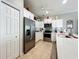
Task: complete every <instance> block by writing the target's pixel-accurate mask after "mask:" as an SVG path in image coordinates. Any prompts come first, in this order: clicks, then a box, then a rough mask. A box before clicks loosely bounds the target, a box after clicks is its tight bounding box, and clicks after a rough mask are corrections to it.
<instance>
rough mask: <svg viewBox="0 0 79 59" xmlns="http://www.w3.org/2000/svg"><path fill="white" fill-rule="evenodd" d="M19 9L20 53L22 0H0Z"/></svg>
mask: <svg viewBox="0 0 79 59" xmlns="http://www.w3.org/2000/svg"><path fill="white" fill-rule="evenodd" d="M0 1H4V2H6V3H8V4H10V5H11V6H13V7H15V8H17V9H19V10H20V55H22V54H23V52H22V51H23V50H22V49H23V47H22V46H23V45H22V44H23V43H22V42H23V0H0Z"/></svg>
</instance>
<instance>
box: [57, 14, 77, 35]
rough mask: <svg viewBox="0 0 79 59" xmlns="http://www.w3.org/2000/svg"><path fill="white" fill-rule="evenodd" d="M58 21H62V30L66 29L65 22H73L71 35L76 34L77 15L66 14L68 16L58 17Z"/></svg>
mask: <svg viewBox="0 0 79 59" xmlns="http://www.w3.org/2000/svg"><path fill="white" fill-rule="evenodd" d="M58 17H59V18H60V19H63V20H64V22H63V23H64V28H66V21H67V20H69V19H71V20H73V33H75V34H77V33H78V14H77V12H73V13H68V14H62V15H58Z"/></svg>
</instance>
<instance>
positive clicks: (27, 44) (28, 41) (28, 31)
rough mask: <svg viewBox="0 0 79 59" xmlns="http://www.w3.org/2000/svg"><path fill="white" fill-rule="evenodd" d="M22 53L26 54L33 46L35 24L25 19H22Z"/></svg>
mask: <svg viewBox="0 0 79 59" xmlns="http://www.w3.org/2000/svg"><path fill="white" fill-rule="evenodd" d="M23 34H24V35H23V52H24V54H25V53H27V52H28V51H29V50H30V49H32V48H33V47H34V46H35V22H34V21H33V20H30V19H28V18H26V17H24V19H23Z"/></svg>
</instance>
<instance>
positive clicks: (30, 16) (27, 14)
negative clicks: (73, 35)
mask: <svg viewBox="0 0 79 59" xmlns="http://www.w3.org/2000/svg"><path fill="white" fill-rule="evenodd" d="M24 17H27V18H29V19H32V20H34V14H33V13H31V12H30V11H28V10H27V9H25V8H24Z"/></svg>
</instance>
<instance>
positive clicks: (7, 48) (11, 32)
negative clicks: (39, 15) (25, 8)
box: [1, 2, 19, 59]
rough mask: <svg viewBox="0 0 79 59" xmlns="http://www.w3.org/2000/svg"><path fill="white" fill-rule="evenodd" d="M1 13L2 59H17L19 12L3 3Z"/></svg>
mask: <svg viewBox="0 0 79 59" xmlns="http://www.w3.org/2000/svg"><path fill="white" fill-rule="evenodd" d="M1 11H2V12H1V15H2V19H1V20H2V34H3V36H2V39H1V42H2V43H1V46H2V47H1V51H2V52H1V59H16V57H18V56H19V10H17V9H16V8H14V7H12V6H10V5H8V4H6V3H4V2H1Z"/></svg>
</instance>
